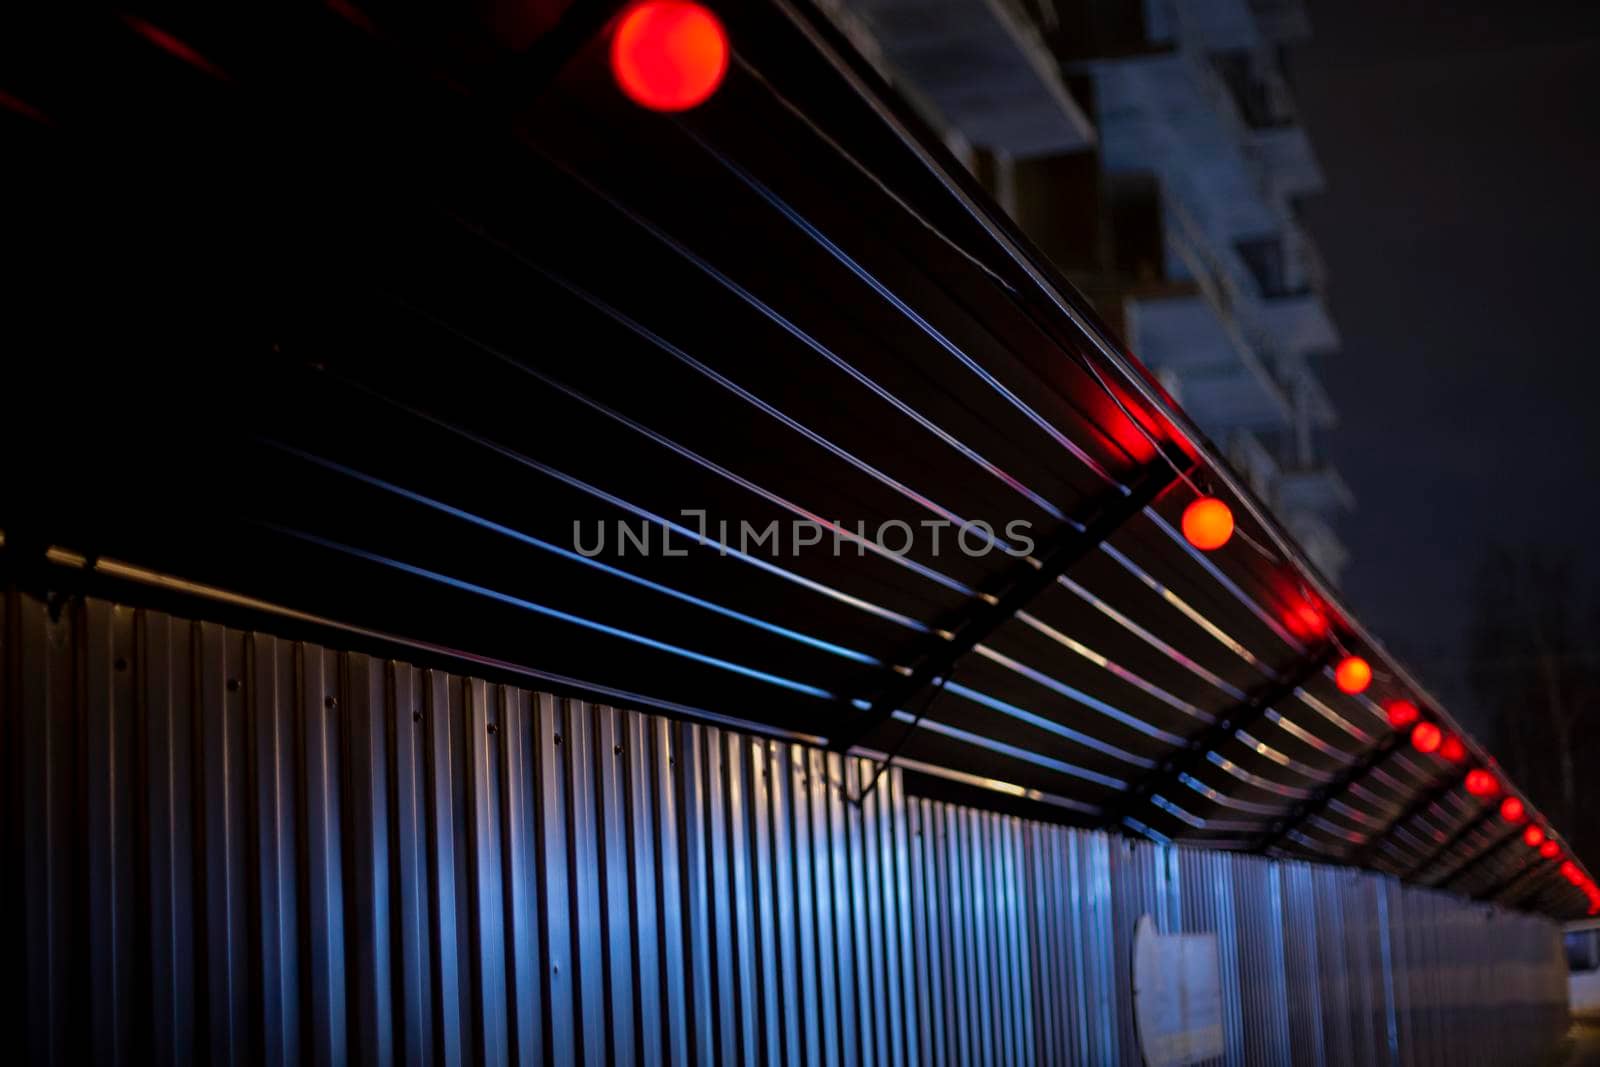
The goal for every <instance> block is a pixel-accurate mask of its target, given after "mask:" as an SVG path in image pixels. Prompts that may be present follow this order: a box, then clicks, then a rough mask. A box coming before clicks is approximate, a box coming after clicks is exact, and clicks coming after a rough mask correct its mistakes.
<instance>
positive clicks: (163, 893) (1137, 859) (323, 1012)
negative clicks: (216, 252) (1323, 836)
mask: <svg viewBox="0 0 1600 1067" xmlns="http://www.w3.org/2000/svg"><path fill="white" fill-rule="evenodd" d="M6 606H7V611H6V616H5V617H6V628H5V631H4V634H3V641H4V645H5V651H6V655H5V661H4V662H5V664H6V677H5V685H4V687H3V689H0V692H3V694H4V700H5V703H4V707H3V718H4V731H3V734H0V736H3V737H4V739H5V744H6V753H5V763H4V769H5V772H6V774H7V776H8V780H9V781H10V782H11V783H12V787H11V789H12V791H11V796H12V797H13V799H14V803H12V804H11V805H9V807H8V809H7V811H6V813H5V816H4V817H5V818H6V819H7V820H9V822H8V825H7V827H6V830H7V837H6V839H7V840H8V841H13V842H16V843H17V855H16V856H15V857H14V859H15V860H16V862H10V863H8V864H7V865H6V869H5V870H4V872H3V873H0V880H3V885H4V887H5V893H6V900H8V901H10V902H12V903H13V905H14V906H13V907H12V908H11V909H10V911H9V913H8V921H10V922H15V923H19V924H20V927H19V929H18V930H17V932H16V934H15V936H14V937H13V938H12V939H11V943H13V944H16V945H18V946H20V951H19V952H18V953H16V954H15V955H14V956H13V957H12V958H10V959H8V960H7V961H6V966H7V967H8V969H9V975H8V977H10V978H11V979H12V980H13V984H12V988H16V989H20V990H21V991H22V992H21V994H20V995H19V996H17V997H15V998H12V999H11V1000H10V1001H9V1003H8V1009H9V1010H10V1012H11V1018H10V1020H9V1021H10V1022H11V1023H12V1024H13V1032H15V1033H18V1034H20V1035H22V1037H21V1040H22V1041H23V1042H24V1045H25V1048H24V1051H25V1053H26V1057H27V1059H29V1060H30V1061H33V1062H41V1063H52V1062H57V1063H72V1062H78V1061H81V1060H83V1059H87V1058H93V1059H94V1060H96V1061H100V1062H112V1063H114V1062H131V1063H136V1062H145V1061H150V1060H154V1061H160V1062H175V1061H183V1060H189V1059H198V1058H206V1059H210V1060H212V1061H216V1062H237V1061H256V1060H261V1061H265V1062H271V1063H285V1064H287V1063H298V1062H330V1063H332V1062H346V1061H358V1062H375V1063H389V1062H440V1063H559V1064H565V1063H591V1064H602V1063H644V1064H662V1063H685V1062H697V1063H707V1064H734V1063H783V1064H798V1063H816V1064H830V1065H862V1067H865V1065H867V1064H922V1063H939V1064H942V1063H949V1064H969V1063H971V1064H1032V1063H1062V1064H1117V1063H1129V1064H1132V1063H1138V1062H1140V1055H1139V1048H1138V1040H1137V1036H1136V1033H1135V1029H1134V1023H1133V1014H1132V1005H1131V999H1132V998H1131V981H1132V979H1131V975H1130V968H1131V959H1132V937H1133V927H1134V924H1135V922H1136V921H1137V920H1138V919H1139V917H1140V916H1141V915H1145V914H1149V915H1152V916H1153V917H1154V918H1155V920H1156V922H1157V924H1158V926H1159V928H1160V929H1161V930H1163V931H1167V932H1177V931H1187V932H1211V933H1215V934H1216V935H1217V936H1218V945H1219V950H1220V953H1219V956H1220V967H1221V979H1222V988H1223V993H1224V998H1225V999H1224V1031H1225V1037H1226V1048H1227V1052H1226V1055H1225V1056H1224V1057H1223V1058H1222V1059H1221V1060H1219V1061H1218V1062H1221V1063H1226V1064H1230V1065H1231V1064H1245V1065H1251V1067H1254V1065H1275V1064H1282V1063H1296V1064H1308V1065H1315V1067H1332V1065H1341V1067H1342V1065H1346V1064H1375V1065H1376V1064H1382V1065H1391V1064H1392V1065H1399V1064H1406V1065H1413V1064H1417V1065H1420V1064H1436V1063H1437V1064H1444V1063H1450V1064H1458V1063H1483V1064H1515V1063H1526V1062H1533V1061H1535V1060H1536V1059H1537V1057H1538V1056H1539V1055H1541V1054H1542V1053H1543V1051H1544V1050H1546V1049H1548V1048H1549V1047H1550V1046H1551V1045H1552V1043H1553V1042H1554V1041H1555V1040H1556V1039H1557V1038H1558V1037H1559V1035H1560V1033H1561V1031H1562V1030H1563V1029H1564V1027H1565V1020H1566V1012H1565V997H1566V992H1565V970H1564V966H1563V964H1562V959H1561V949H1560V937H1559V931H1558V930H1557V929H1556V928H1555V927H1554V926H1553V925H1552V924H1550V923H1549V922H1547V921H1546V920H1544V919H1542V918H1538V917H1535V916H1530V915H1523V914H1519V913H1510V912H1504V911H1497V910H1494V909H1491V908H1488V907H1485V906H1483V905H1477V904H1472V903H1469V902H1466V901H1463V900H1461V899H1458V898H1453V897H1449V896H1446V895H1443V894H1439V893H1433V892H1428V891H1424V890H1419V889H1413V888H1408V887H1405V886H1402V885H1401V884H1400V883H1398V882H1397V881H1395V880H1394V879H1392V878H1387V877H1384V876H1380V875H1376V874H1371V873H1367V872H1360V871H1355V870H1351V869H1335V868H1326V867H1315V866H1310V865H1307V864H1303V863H1296V862H1286V861H1274V860H1268V859H1264V858H1260V857H1255V856H1243V855H1236V854H1230V853H1223V852H1205V851H1198V850H1190V849H1178V848H1172V847H1167V846H1163V845H1158V844H1151V843H1148V842H1143V841H1135V840H1131V839H1126V838H1120V837H1111V836H1107V835H1105V834H1100V833H1092V832H1085V831H1078V830H1072V829H1066V828H1063V827H1059V826H1054V825H1047V824H1043V823H1037V822H1031V821H1028V820H1024V819H1020V818H1016V817H1013V816H1007V815H1000V814H996V813H993V812H988V811H980V810H975V809H972V808H966V807H960V806H956V805H951V804H947V803H942V802H937V801H934V800H930V799H927V798H922V797H913V796H907V795H906V793H905V788H904V786H905V783H904V782H903V780H902V779H901V776H900V775H899V773H898V772H896V771H891V772H890V773H888V774H887V775H885V776H884V778H883V779H882V781H881V782H880V783H879V785H878V787H877V788H876V789H875V790H874V791H873V793H872V794H871V795H870V796H869V797H868V798H867V800H866V801H865V803H863V804H859V805H858V804H855V803H853V802H852V801H851V800H850V799H849V798H851V797H855V796H858V795H859V794H860V791H861V789H862V788H863V786H864V784H865V783H866V782H867V781H868V780H870V776H871V773H872V765H871V764H870V763H867V762H865V761H862V760H858V759H851V758H844V757H841V756H839V755H838V754H834V753H826V752H822V751H818V750H816V749H812V748H808V747H805V746H801V745H795V744H789V743H786V742H782V741H777V740H769V739H764V738H756V737H750V736H746V735H743V734H739V733H735V732H732V731H728V730H723V729H718V728H714V727H703V726H697V725H692V724H688V723H683V722H675V721H670V720H667V719H663V718H660V717H655V716H647V715H640V714H637V713H633V712H625V711H619V710H616V709H613V708H608V707H603V706H599V705H593V704H588V703H584V702H581V701H576V700H571V699H565V698H560V697H555V696H551V695H549V694H544V693H535V692H530V691H527V690H523V689H519V688H516V687H512V686H506V685H499V684H494V683H490V682H486V681H483V680H481V679H474V678H467V677H461V676H457V675H453V674H449V673H446V672H442V671H436V670H423V669H418V668H415V667H412V666H408V665H406V664H403V663H397V662H392V661H383V660H379V659H375V658H372V657H370V656H366V655H360V654H355V653H340V652H336V651H332V650H329V649H325V648H321V647H318V646H315V645H312V644H306V643H298V642H291V641H283V640H279V639H276V638H274V637H271V636H268V635H264V634H260V633H244V632H240V631H237V630H231V629H228V628H226V627H222V626H218V625H215V624H211V623H193V622H188V621H185V620H181V619H177V618H174V617H171V616H168V615H165V614H161V613H159V612H154V611H147V610H143V609H135V608H130V607H126V606H119V605H112V604H109V603H106V602H103V601H98V600H87V601H75V602H71V603H68V604H67V605H66V606H65V609H64V610H63V611H62V612H61V613H60V615H59V617H53V615H52V613H51V611H50V609H49V607H48V606H47V605H46V604H44V603H42V602H41V601H39V600H37V599H34V598H32V597H30V596H26V595H21V594H17V593H12V594H9V595H8V598H7V601H6Z"/></svg>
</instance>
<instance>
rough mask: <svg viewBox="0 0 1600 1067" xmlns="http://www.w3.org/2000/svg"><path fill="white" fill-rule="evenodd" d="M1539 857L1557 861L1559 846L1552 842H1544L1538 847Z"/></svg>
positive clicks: (1559, 851) (1559, 853) (1559, 852)
mask: <svg viewBox="0 0 1600 1067" xmlns="http://www.w3.org/2000/svg"><path fill="white" fill-rule="evenodd" d="M1539 855H1541V856H1543V857H1544V858H1545V859H1547V860H1553V859H1557V858H1559V857H1560V855H1561V846H1560V845H1558V844H1556V843H1555V842H1554V841H1546V842H1545V843H1544V844H1542V845H1540V846H1539Z"/></svg>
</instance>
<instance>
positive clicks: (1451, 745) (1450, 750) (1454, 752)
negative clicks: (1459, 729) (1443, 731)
mask: <svg viewBox="0 0 1600 1067" xmlns="http://www.w3.org/2000/svg"><path fill="white" fill-rule="evenodd" d="M1439 755H1441V756H1443V757H1444V758H1445V759H1447V760H1449V761H1450V762H1451V763H1460V762H1461V761H1462V760H1464V759H1466V758H1467V746H1466V745H1463V744H1462V743H1461V738H1459V737H1457V736H1456V735H1455V734H1450V735H1449V736H1448V737H1446V738H1445V739H1444V740H1443V741H1441V742H1440V743H1439Z"/></svg>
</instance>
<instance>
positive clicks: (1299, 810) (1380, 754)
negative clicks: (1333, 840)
mask: <svg viewBox="0 0 1600 1067" xmlns="http://www.w3.org/2000/svg"><path fill="white" fill-rule="evenodd" d="M1400 736H1401V735H1399V734H1389V735H1388V736H1386V737H1385V738H1384V739H1383V740H1382V741H1379V742H1378V743H1377V744H1376V745H1374V746H1373V747H1372V748H1370V749H1368V750H1367V751H1366V753H1365V754H1363V755H1362V757H1361V758H1360V759H1359V760H1357V761H1356V762H1355V763H1352V764H1351V765H1350V766H1349V767H1346V768H1345V770H1344V773H1342V774H1340V775H1339V776H1338V777H1337V778H1335V779H1334V780H1333V781H1331V782H1328V783H1327V784H1326V785H1324V786H1322V788H1320V789H1317V790H1315V791H1314V792H1313V793H1312V794H1311V795H1310V796H1309V797H1306V798H1305V799H1304V800H1302V801H1300V802H1298V803H1297V804H1295V805H1293V806H1292V807H1290V808H1289V810H1288V811H1287V812H1285V813H1284V815H1283V816H1282V817H1281V818H1279V819H1277V820H1276V821H1274V822H1273V824H1272V829H1270V830H1268V831H1267V832H1266V833H1265V834H1262V835H1261V838H1260V839H1259V840H1258V841H1257V842H1256V843H1255V844H1254V845H1253V846H1252V847H1251V849H1250V851H1252V852H1270V851H1271V850H1272V849H1274V848H1277V847H1278V845H1280V844H1282V843H1283V840H1284V838H1286V837H1289V836H1290V835H1291V834H1293V833H1295V832H1296V831H1297V830H1299V829H1300V828H1301V827H1302V826H1304V825H1305V824H1306V823H1308V822H1310V821H1311V820H1312V819H1314V818H1316V817H1317V816H1318V815H1321V814H1322V813H1323V812H1324V811H1326V810H1327V809H1328V805H1329V804H1331V803H1333V801H1335V800H1337V799H1338V798H1339V797H1340V796H1342V795H1343V794H1344V792H1345V790H1347V789H1349V788H1350V787H1351V786H1352V785H1354V784H1355V783H1356V782H1357V781H1359V780H1360V779H1362V778H1365V777H1366V776H1367V774H1368V773H1370V772H1371V770H1372V768H1374V767H1376V766H1377V765H1378V764H1380V763H1382V762H1383V761H1384V760H1385V759H1387V758H1388V756H1389V754H1390V753H1391V752H1393V751H1394V750H1395V749H1396V748H1398V747H1399V744H1400Z"/></svg>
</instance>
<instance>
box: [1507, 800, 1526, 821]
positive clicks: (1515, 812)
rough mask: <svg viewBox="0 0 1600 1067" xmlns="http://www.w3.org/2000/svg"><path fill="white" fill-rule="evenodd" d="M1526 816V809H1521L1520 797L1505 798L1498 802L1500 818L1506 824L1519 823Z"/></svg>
mask: <svg viewBox="0 0 1600 1067" xmlns="http://www.w3.org/2000/svg"><path fill="white" fill-rule="evenodd" d="M1527 814H1528V809H1527V808H1525V807H1523V804H1522V798H1521V797H1506V798H1505V799H1504V800H1502V801H1501V802H1500V817H1501V818H1502V819H1504V820H1505V821H1506V822H1521V821H1522V817H1523V816H1524V815H1527Z"/></svg>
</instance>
